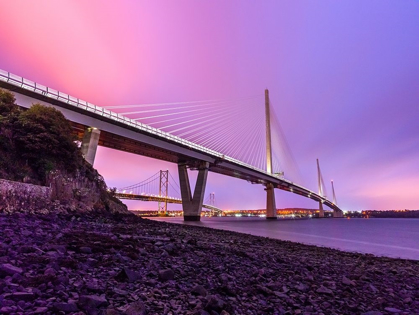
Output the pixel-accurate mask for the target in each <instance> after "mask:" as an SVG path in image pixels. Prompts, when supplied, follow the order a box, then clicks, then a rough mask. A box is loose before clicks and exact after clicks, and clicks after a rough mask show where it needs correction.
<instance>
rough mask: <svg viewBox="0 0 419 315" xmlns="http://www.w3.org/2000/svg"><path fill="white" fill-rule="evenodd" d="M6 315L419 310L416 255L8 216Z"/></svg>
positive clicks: (0, 277)
mask: <svg viewBox="0 0 419 315" xmlns="http://www.w3.org/2000/svg"><path fill="white" fill-rule="evenodd" d="M0 314H108V315H114V314H128V315H133V314H172V315H175V314H176V315H180V314H185V315H186V314H191V315H192V314H200V315H206V314H211V315H216V314H221V315H227V314H368V315H379V314H419V262H418V261H409V260H401V259H392V258H383V257H375V256H372V255H363V254H357V253H347V252H341V251H338V250H333V249H328V248H320V247H315V246H308V245H302V244H297V243H291V242H285V241H279V240H273V239H268V238H262V237H256V236H251V235H246V234H240V233H235V232H229V231H221V230H214V229H208V228H202V227H194V226H185V225H177V224H170V223H166V222H156V221H151V220H146V219H141V218H138V217H135V216H134V215H117V216H107V215H101V216H99V215H82V216H76V215H55V214H46V215H30V214H22V213H20V214H19V213H15V214H11V215H6V214H0Z"/></svg>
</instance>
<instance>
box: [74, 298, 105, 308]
mask: <svg viewBox="0 0 419 315" xmlns="http://www.w3.org/2000/svg"><path fill="white" fill-rule="evenodd" d="M78 305H79V307H80V308H81V309H83V310H85V309H91V308H93V309H95V308H99V307H104V306H107V305H108V301H107V300H106V298H104V297H102V296H98V295H81V296H80V298H79V303H78Z"/></svg>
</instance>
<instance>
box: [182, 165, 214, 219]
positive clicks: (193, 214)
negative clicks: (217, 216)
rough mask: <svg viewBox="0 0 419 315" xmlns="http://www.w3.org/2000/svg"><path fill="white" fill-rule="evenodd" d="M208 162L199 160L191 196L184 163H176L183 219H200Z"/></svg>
mask: <svg viewBox="0 0 419 315" xmlns="http://www.w3.org/2000/svg"><path fill="white" fill-rule="evenodd" d="M208 167H209V163H208V162H201V164H200V166H199V167H198V178H197V179H196V184H195V191H194V194H193V196H192V194H191V186H190V184H189V176H188V170H187V168H186V164H183V163H181V164H178V171H179V184H180V193H181V195H182V208H183V219H184V220H185V221H200V220H201V211H202V203H203V201H204V195H205V186H206V185H207V177H208Z"/></svg>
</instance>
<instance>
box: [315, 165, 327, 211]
mask: <svg viewBox="0 0 419 315" xmlns="http://www.w3.org/2000/svg"><path fill="white" fill-rule="evenodd" d="M317 179H318V184H319V195H320V196H321V197H326V196H325V195H324V182H323V176H322V172H321V171H320V164H319V159H317ZM319 218H324V210H323V201H322V200H320V201H319Z"/></svg>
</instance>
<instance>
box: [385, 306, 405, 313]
mask: <svg viewBox="0 0 419 315" xmlns="http://www.w3.org/2000/svg"><path fill="white" fill-rule="evenodd" d="M384 310H385V311H387V312H389V313H401V312H402V311H401V310H399V309H397V308H394V307H386V308H384Z"/></svg>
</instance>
